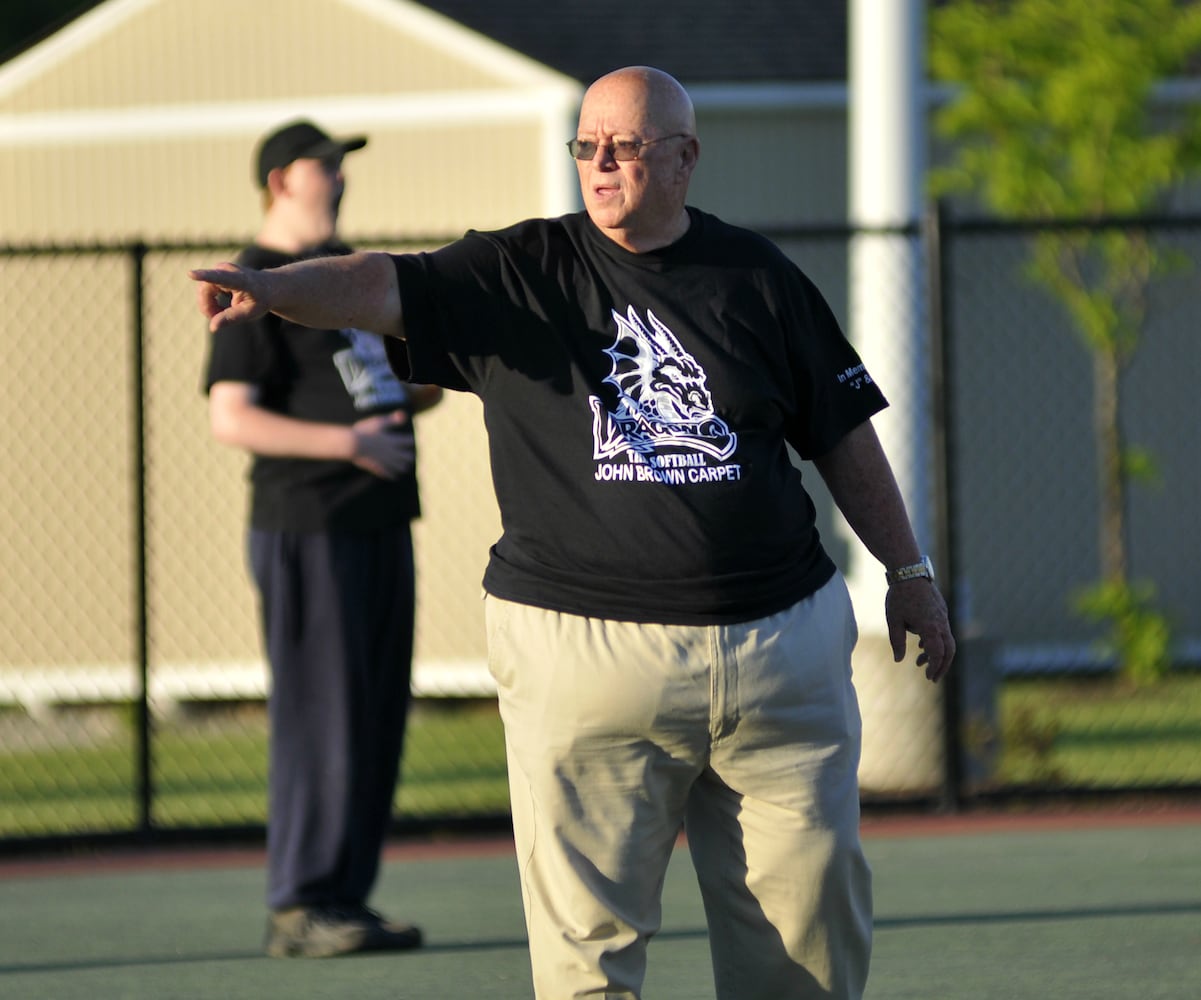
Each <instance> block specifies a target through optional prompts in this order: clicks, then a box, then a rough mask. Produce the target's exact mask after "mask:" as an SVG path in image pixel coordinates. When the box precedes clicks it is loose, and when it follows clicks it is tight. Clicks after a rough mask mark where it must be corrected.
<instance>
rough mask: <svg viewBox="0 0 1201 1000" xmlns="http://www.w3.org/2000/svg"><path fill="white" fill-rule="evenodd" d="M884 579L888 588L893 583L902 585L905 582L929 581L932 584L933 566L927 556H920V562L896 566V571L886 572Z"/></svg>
mask: <svg viewBox="0 0 1201 1000" xmlns="http://www.w3.org/2000/svg"><path fill="white" fill-rule="evenodd" d="M884 579H885V580H886V581H887V582H888V584H889V586H891V585H892V584H894V583H902V582H904V581H905V580H919V579H920V580H929V581H930V582H931V583H933V582H934V564H933V563H932V562H931V561H930V557H929V556H922V559H921V562H915V563H910V564H909V565H908V566H898V567H897V568H896V569H892V570H886V571H885V573H884Z"/></svg>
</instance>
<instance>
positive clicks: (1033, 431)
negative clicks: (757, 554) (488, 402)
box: [0, 0, 1201, 850]
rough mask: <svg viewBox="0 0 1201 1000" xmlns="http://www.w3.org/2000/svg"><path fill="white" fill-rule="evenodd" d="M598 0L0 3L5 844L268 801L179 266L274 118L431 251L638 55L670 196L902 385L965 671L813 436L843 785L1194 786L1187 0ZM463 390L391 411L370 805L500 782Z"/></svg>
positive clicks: (908, 467) (881, 790)
mask: <svg viewBox="0 0 1201 1000" xmlns="http://www.w3.org/2000/svg"><path fill="white" fill-rule="evenodd" d="M593 7H594V5H589V4H584V3H581V2H576V0H561V2H559V3H556V4H554V5H550V6H548V5H545V4H543V3H534V2H532V0H530V2H527V0H510V2H506V3H503V4H497V3H495V2H491V3H489V2H485V0H441V2H432V3H428V4H417V3H412V2H409V0H254V2H251V3H247V2H245V0H240V2H235V0H203V2H201V0H105V2H101V3H95V4H86V3H85V4H78V3H70V2H53V0H36V2H33V0H31V2H22V0H10V2H9V3H7V4H6V5H5V7H4V9H3V12H2V13H0V53H3V54H4V55H3V57H2V58H3V61H0V298H2V301H3V310H2V311H0V352H2V363H0V469H2V470H3V483H4V486H3V496H4V517H3V519H2V520H0V586H2V588H3V592H2V597H0V849H4V848H8V849H12V850H18V849H23V848H25V847H28V846H30V845H46V844H50V843H53V842H56V841H63V840H66V841H70V842H80V841H86V840H88V839H89V838H91V839H105V838H109V839H112V838H118V839H120V838H146V837H159V838H165V837H189V838H193V837H200V838H205V837H219V836H235V835H236V836H248V837H255V836H259V835H261V829H262V823H263V821H264V818H265V773H266V754H265V740H266V723H265V710H264V704H265V699H266V697H267V694H268V691H267V681H266V675H265V669H264V666H263V663H262V659H261V653H260V644H259V637H258V634H257V623H256V620H255V615H254V594H253V591H252V589H251V586H250V583H249V580H248V577H247V573H246V568H245V566H244V564H243V558H242V552H243V543H242V531H243V516H244V504H245V502H246V487H245V482H244V477H245V459H244V458H243V457H241V456H240V455H239V454H237V453H236V452H234V451H232V450H231V449H227V448H222V447H221V446H219V445H218V444H216V443H215V442H213V441H212V440H211V438H210V436H209V432H208V423H207V412H206V405H205V399H204V396H203V395H202V393H201V390H200V380H201V368H202V364H203V358H204V355H205V349H206V344H205V336H206V332H205V329H204V324H203V322H202V321H201V320H200V318H199V316H198V314H197V313H196V310H195V307H194V305H193V300H192V288H191V287H190V282H189V281H188V280H187V278H186V271H187V269H188V268H189V267H192V266H196V265H199V264H207V263H210V262H213V261H216V260H221V259H227V258H229V257H231V256H232V255H233V254H234V253H235V252H236V250H237V248H238V247H240V246H241V245H242V244H244V243H246V242H247V241H248V240H249V239H250V238H251V237H252V235H253V233H254V231H255V229H256V227H257V223H258V219H259V211H260V208H259V204H258V193H257V191H256V189H255V186H254V184H253V183H252V175H251V160H252V151H253V147H254V143H255V141H256V139H257V138H258V136H259V135H260V134H262V133H263V132H264V131H266V130H267V129H269V128H271V127H273V126H274V125H276V124H278V123H279V122H281V121H284V120H287V119H289V118H291V117H294V116H297V115H303V116H306V117H311V118H313V119H314V120H316V121H318V122H319V123H320V124H321V125H322V126H323V127H324V128H326V129H328V130H329V131H330V132H332V133H334V134H336V135H337V134H359V133H362V134H366V135H368V136H369V137H370V145H369V146H368V148H367V149H366V150H364V151H363V152H362V153H358V154H356V155H355V157H354V158H353V159H352V160H351V161H349V162H348V164H347V173H348V186H347V194H346V198H345V200H344V202H343V212H342V220H341V231H342V235H343V236H344V237H345V238H346V239H347V240H348V241H349V242H352V243H353V244H355V245H357V246H359V247H361V248H379V249H389V250H395V251H407V250H420V249H427V248H432V247H436V246H438V245H441V244H443V243H445V242H447V241H449V240H451V239H454V238H456V237H457V236H459V235H461V234H462V233H463V232H464V231H465V230H466V229H468V228H477V229H487V228H495V227H500V226H503V225H507V224H508V223H511V222H513V221H516V220H518V219H521V218H526V217H529V216H534V215H557V214H561V213H564V212H569V211H575V210H577V208H578V207H579V202H578V193H577V191H576V189H575V179H574V178H575V171H574V167H573V165H572V163H571V160H570V158H569V157H568V156H567V154H566V152H565V150H564V148H563V144H564V142H565V140H566V139H567V138H569V137H570V136H571V135H573V134H574V129H575V115H576V110H577V107H578V102H579V99H580V97H581V95H582V93H583V90H584V88H585V86H586V85H587V83H588V82H590V81H591V80H592V79H594V78H595V77H596V76H598V75H600V74H602V73H604V72H606V71H608V70H610V69H613V68H616V67H618V66H622V65H629V64H637V63H647V64H652V65H656V66H659V67H661V68H663V69H666V70H667V71H669V72H671V73H673V75H675V76H676V77H677V78H678V79H680V81H681V82H682V83H683V84H684V85H685V86H686V87H687V88H688V89H689V91H690V93H691V94H692V95H693V98H694V102H695V105H696V110H697V119H698V131H699V134H700V136H701V139H702V146H703V154H702V160H701V165H700V167H699V169H698V172H697V174H696V175H695V179H694V182H693V187H692V193H691V201H692V203H693V204H695V205H697V206H698V207H701V208H704V209H706V210H708V211H711V212H714V213H716V214H718V215H720V216H722V217H724V218H726V219H727V220H728V221H731V222H734V223H738V224H742V225H746V226H749V227H752V228H755V229H758V230H759V231H761V232H764V233H766V234H767V235H769V236H771V237H772V238H773V239H775V240H776V241H777V242H778V243H779V244H780V245H781V246H782V247H783V248H784V249H785V251H786V252H787V253H788V254H789V255H790V256H791V257H792V258H793V259H794V260H795V261H796V262H797V263H798V264H799V265H800V266H801V267H802V268H803V269H804V270H805V271H806V272H807V273H808V274H809V275H810V276H811V277H812V278H813V279H814V280H815V282H816V283H817V285H818V287H819V288H821V289H822V291H823V293H824V294H825V295H826V297H827V298H828V300H829V301H830V303H831V305H832V307H833V308H834V311H835V312H836V314H837V315H838V316H839V318H840V320H841V321H842V322H843V323H844V326H845V328H846V329H847V330H848V333H849V335H850V336H851V337H852V339H853V340H854V341H855V342H856V344H857V346H859V348H860V351H861V353H862V354H863V355H864V359H865V361H866V362H867V366H868V369H869V370H870V371H871V372H872V374H873V375H874V377H875V378H876V380H877V381H878V382H879V383H880V384H881V385H882V387H883V389H884V391H885V393H886V395H888V396H889V397H890V399H891V400H892V401H893V402H894V404H895V405H894V407H893V408H892V409H891V410H890V411H889V412H888V413H887V414H885V415H883V416H882V417H881V418H880V421H881V429H882V434H883V435H884V436H885V439H886V441H888V442H890V451H891V452H892V454H893V458H894V463H895V464H898V467H899V468H900V469H901V470H902V479H903V484H902V485H903V488H904V490H905V492H906V496H907V501H908V502H909V504H910V507H911V510H912V511H914V512H915V520H916V521H917V523H918V525H919V534H920V535H921V536H922V540H923V543H924V544H926V546H927V547H928V549H929V550H930V551H931V552H932V553H934V554H935V556H936V563H937V564H938V570H939V574H940V579H941V581H942V585H943V588H944V591H945V593H946V594H947V596H948V599H949V601H950V602H951V605H952V614H953V618H954V624H955V628H956V631H957V634H958V636H959V638H960V643H961V652H960V658H959V660H958V662H957V669H956V671H955V675H954V677H953V679H952V681H951V682H949V683H948V684H946V685H943V686H941V687H940V688H938V689H934V688H931V687H930V686H929V685H924V684H923V682H922V681H921V679H920V677H919V676H918V672H917V671H914V670H912V669H911V668H906V667H897V666H896V665H893V664H892V663H891V662H882V660H883V659H886V658H882V657H881V655H880V649H879V643H880V631H881V629H882V626H883V623H882V617H883V614H882V605H881V604H880V603H878V598H879V593H880V583H879V580H878V577H879V576H880V573H879V567H877V566H875V565H872V564H870V560H866V559H865V557H864V555H863V553H862V552H860V551H859V549H858V548H857V544H856V543H855V542H854V540H853V538H851V537H850V534H849V532H848V530H847V528H846V526H845V525H844V524H843V523H842V522H841V520H840V519H839V518H838V516H837V515H836V513H835V512H834V511H832V509H831V505H830V503H829V500H828V498H827V497H826V496H825V494H824V492H823V490H822V489H821V485H820V482H819V480H818V478H817V476H816V474H815V473H813V472H812V470H810V469H805V470H804V471H805V474H806V478H807V481H808V482H809V483H810V485H811V488H812V490H813V492H814V494H815V497H816V498H817V499H818V501H819V506H820V518H821V527H822V531H823V536H824V537H825V539H826V541H827V544H828V546H829V547H830V549H831V552H832V553H833V554H834V555H835V557H836V559H837V560H838V561H839V563H840V565H841V566H842V568H843V569H844V571H845V572H846V573H847V574H848V577H849V578H850V579H851V582H852V585H853V588H852V589H853V593H855V596H856V609H857V614H858V617H859V619H860V624H861V628H862V630H863V631H864V642H863V644H862V646H861V649H860V651H859V652H858V653H857V661H856V672H857V675H858V677H859V688H860V697H861V700H862V702H863V707H864V715H865V725H866V727H867V742H866V744H865V753H864V769H863V773H862V774H861V781H862V785H863V796H864V804H865V808H873V807H879V808H893V807H897V806H902V807H909V808H923V809H933V808H938V809H962V808H968V807H971V806H973V805H976V804H982V803H997V802H1001V803H1016V804H1024V803H1031V802H1036V801H1042V800H1045V799H1048V798H1055V799H1065V798H1073V797H1082V796H1088V797H1098V796H1102V797H1112V796H1131V795H1137V796H1150V795H1155V796H1185V795H1195V794H1196V793H1198V792H1201V672H1199V671H1198V667H1199V666H1201V575H1199V574H1198V572H1197V569H1196V567H1197V566H1198V565H1199V564H1201V532H1199V531H1198V529H1197V527H1196V519H1195V516H1193V510H1192V508H1193V507H1194V506H1195V502H1194V498H1195V497H1196V496H1197V495H1198V494H1199V493H1201V463H1199V462H1198V460H1197V457H1196V456H1197V444H1198V431H1197V428H1198V427H1199V426H1201V413H1199V409H1201V404H1199V402H1198V394H1197V393H1196V391H1195V384H1196V378H1197V374H1198V372H1199V371H1201V364H1199V361H1201V341H1199V340H1198V336H1197V332H1198V327H1197V316H1198V315H1201V282H1199V280H1198V274H1197V269H1196V261H1197V260H1198V254H1199V251H1201V201H1199V199H1198V196H1199V194H1201V187H1198V177H1199V176H1201V175H1199V170H1201V10H1199V8H1198V5H1197V4H1195V3H1176V2H1172V0H1089V2H1087V3H1086V2H1084V0H1013V2H1012V3H1006V4H1000V3H985V2H982V0H981V2H968V0H957V2H947V3H930V4H925V3H921V2H918V0H896V2H895V3H894V2H889V0H883V2H880V3H877V2H874V0H857V2H848V0H803V2H798V0H792V2H768V0H763V2H749V3H744V4H740V5H729V4H727V3H726V2H725V0H692V2H689V3H683V2H677V0H661V2H659V3H656V4H650V5H647V4H641V3H634V2H629V3H626V2H624V0H623V2H619V3H617V4H616V5H615V6H614V5H613V4H609V5H607V6H606V11H605V14H604V16H603V17H601V16H599V15H598V14H597V12H596V11H595V10H594V9H593ZM898 18H899V19H900V20H899V21H898V20H897V19H898ZM898 24H899V25H900V26H901V27H902V28H903V29H904V30H901V31H898V30H895V29H896V28H897V26H898ZM880 53H884V55H883V56H881V55H880ZM873 94H883V95H884V97H883V100H884V102H885V103H883V104H875V105H873V104H872V103H871V98H872V95H873ZM898 95H901V96H903V97H904V100H905V101H906V102H907V103H904V104H902V105H900V108H901V111H902V112H904V113H903V114H902V113H898V112H897V106H889V105H888V104H887V101H888V100H893V99H896V98H897V97H898ZM898 188H903V189H904V190H903V191H902V193H901V195H900V196H898V197H895V198H892V199H891V200H889V199H888V198H887V197H884V195H885V194H887V192H889V191H893V190H896V189H898ZM450 396H451V398H448V399H447V401H446V402H444V403H443V404H442V405H441V406H440V407H438V408H437V409H435V410H434V411H431V412H430V413H429V414H427V415H425V416H423V417H422V418H420V422H419V427H418V433H419V438H420V444H419V446H420V453H421V466H420V470H419V471H420V477H421V482H422V502H423V508H424V511H425V514H424V516H423V518H422V520H421V521H420V522H419V523H418V525H417V527H416V545H417V555H418V633H417V650H416V659H415V677H414V690H415V694H416V695H417V707H416V709H415V712H414V718H413V726H412V733H411V739H410V744H409V747H408V750H407V752H406V755H405V761H404V778H403V781H402V782H401V785H400V787H399V789H398V796H397V803H396V805H397V811H396V829H397V832H398V833H403V832H405V831H413V830H428V829H439V828H450V827H463V826H467V827H482V826H488V825H503V824H505V823H506V822H507V810H508V799H507V791H506V786H505V776H504V759H503V734H502V733H501V729H500V724H499V720H498V718H497V713H496V705H495V699H494V697H493V693H492V687H491V682H490V678H489V677H488V673H487V669H486V665H485V652H484V648H483V626H482V607H481V602H480V577H481V575H482V572H483V567H484V564H485V560H486V557H487V550H488V547H489V546H490V545H491V544H492V542H493V541H494V540H495V539H496V537H497V535H498V533H499V519H498V517H497V514H496V510H495V505H494V503H493V500H492V493H491V486H490V480H489V474H488V468H487V455H486V446H485V441H484V436H483V430H482V424H481V420H480V412H479V406H478V403H477V402H476V400H475V399H474V398H473V397H469V396H466V395H460V394H450Z"/></svg>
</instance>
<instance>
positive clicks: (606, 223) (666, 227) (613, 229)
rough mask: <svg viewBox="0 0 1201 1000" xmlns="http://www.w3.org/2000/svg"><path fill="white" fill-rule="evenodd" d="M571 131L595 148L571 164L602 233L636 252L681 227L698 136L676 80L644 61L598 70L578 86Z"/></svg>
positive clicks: (676, 234) (668, 239)
mask: <svg viewBox="0 0 1201 1000" xmlns="http://www.w3.org/2000/svg"><path fill="white" fill-rule="evenodd" d="M576 137H577V138H578V139H580V140H583V141H585V142H586V143H587V144H588V145H589V146H590V147H591V148H593V149H595V150H596V153H595V155H594V156H592V158H590V159H577V161H576V166H577V168H578V170H579V174H580V191H581V193H582V195H583V198H584V207H585V208H586V209H587V210H588V214H589V216H590V217H591V218H592V221H593V222H594V223H595V224H596V225H597V226H598V227H599V228H600V229H601V230H602V231H603V232H604V233H605V234H606V235H607V236H609V237H610V238H611V239H612V240H614V241H615V242H616V243H618V244H620V245H621V246H623V247H625V248H626V249H629V250H633V251H634V252H636V253H640V252H643V251H646V250H652V249H655V248H657V247H662V246H666V245H668V244H669V243H673V242H674V241H675V240H677V239H679V238H680V237H681V236H682V235H683V234H684V233H685V232H687V230H688V225H689V216H688V212H687V210H686V208H685V200H686V198H687V195H688V183H689V180H690V179H691V177H692V171H693V168H694V167H695V166H696V162H697V159H698V157H699V156H700V143H699V142H698V141H697V138H696V116H695V114H694V112H693V109H692V100H691V99H690V98H689V96H688V93H687V92H686V91H685V90H684V88H683V87H681V86H680V84H679V82H678V81H677V80H675V79H674V78H673V77H672V76H670V75H669V74H667V73H664V72H663V71H662V70H658V69H654V68H652V67H650V66H627V67H626V68H624V69H619V70H614V71H613V72H612V73H607V74H605V75H604V76H602V77H601V78H600V79H599V80H597V81H596V82H595V83H594V84H592V86H591V87H589V88H588V90H587V91H586V92H585V94H584V100H583V102H582V103H581V105H580V121H579V127H578V129H577V136H576ZM631 145H632V146H633V149H634V151H635V152H634V153H633V155H632V158H631V157H630V156H629V155H627V154H626V150H627V149H628V148H629V147H630V146H631ZM619 146H620V147H622V148H621V149H619V148H618V147H619ZM618 155H621V159H618Z"/></svg>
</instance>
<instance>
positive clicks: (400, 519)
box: [204, 244, 420, 532]
mask: <svg viewBox="0 0 1201 1000" xmlns="http://www.w3.org/2000/svg"><path fill="white" fill-rule="evenodd" d="M349 252H350V251H349V249H348V248H346V247H344V246H341V245H333V244H331V245H329V246H326V247H322V248H319V249H318V250H315V251H314V252H313V253H311V254H307V255H306V256H307V257H323V256H330V255H332V254H337V253H349ZM301 259H304V258H302V257H294V256H291V255H288V254H284V253H280V252H278V251H274V250H269V249H266V248H264V247H260V246H250V247H247V248H246V249H245V250H243V251H242V253H241V254H240V255H239V257H238V263H239V264H242V265H244V266H246V267H252V268H255V269H257V270H265V269H268V268H273V267H280V266H282V265H284V264H289V263H292V262H293V261H296V260H301ZM225 381H228V382H248V383H252V384H254V385H255V386H257V387H258V392H259V397H258V404H259V405H260V406H262V407H263V408H265V409H268V410H272V411H274V412H276V413H280V414H283V415H285V416H289V417H295V418H297V419H299V420H310V421H313V422H317V423H331V424H344V425H350V424H353V423H355V422H356V421H358V420H361V419H363V418H364V417H369V416H373V415H374V414H377V413H388V412H390V411H393V410H407V409H409V406H410V398H409V393H408V390H407V388H406V386H405V385H404V384H403V383H402V382H401V381H400V380H399V379H398V378H397V377H396V375H395V373H394V372H393V371H392V369H391V367H390V366H389V364H388V360H387V356H386V354H385V352H384V345H383V339H382V338H381V337H379V336H378V335H376V334H372V333H366V332H364V331H362V330H312V329H309V328H307V327H303V326H297V325H296V324H294V323H289V322H287V321H286V320H282V319H280V318H279V317H278V316H275V315H273V314H269V315H267V316H265V317H263V318H262V319H259V320H255V321H253V322H247V323H239V324H236V325H234V326H229V327H224V328H222V329H221V330H218V331H217V332H216V333H214V334H213V335H212V341H211V344H210V350H209V360H208V368H207V372H206V374H205V382H204V389H205V391H206V392H207V391H208V390H209V389H211V388H212V386H213V384H214V383H215V382H225ZM397 433H411V425H407V429H405V430H403V431H397ZM250 481H251V487H252V489H251V501H250V525H251V527H253V528H258V529H263V530H269V531H297V532H319V531H348V532H366V531H381V530H386V529H391V528H397V527H401V526H402V525H404V524H405V523H406V522H407V521H409V520H411V519H412V518H415V517H417V516H418V514H419V513H420V508H419V503H418V493H417V477H416V473H415V472H410V473H408V474H407V475H403V476H400V477H398V478H397V479H394V480H385V479H381V478H379V477H378V476H374V475H372V474H371V473H369V472H366V471H364V470H363V469H360V468H358V467H357V466H355V465H353V464H351V463H350V462H342V461H326V460H319V459H309V458H279V457H274V456H269V455H255V456H254V458H253V459H252V461H251V466H250Z"/></svg>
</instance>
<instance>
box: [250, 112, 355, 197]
mask: <svg viewBox="0 0 1201 1000" xmlns="http://www.w3.org/2000/svg"><path fill="white" fill-rule="evenodd" d="M366 145H367V137H366V136H363V135H355V136H350V137H349V138H346V139H334V138H332V137H331V136H329V135H328V134H326V133H325V132H323V131H321V129H319V128H318V127H317V126H316V125H314V124H313V123H312V122H310V121H304V120H300V121H294V122H289V123H288V124H287V125H281V126H280V127H279V128H277V129H276V130H275V131H274V132H272V133H271V134H270V135H267V136H265V137H264V138H263V139H262V140H261V141H260V142H259V151H258V157H257V158H256V159H257V162H258V182H259V187H264V188H265V187H266V186H267V175H268V174H269V173H271V171H272V170H275V169H276V168H277V167H286V166H287V165H288V164H289V163H291V162H292V161H293V160H305V159H313V160H324V159H325V158H326V157H328V156H342V155H343V154H344V153H349V152H350V151H351V150H352V149H362V148H363V147H364V146H366Z"/></svg>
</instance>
